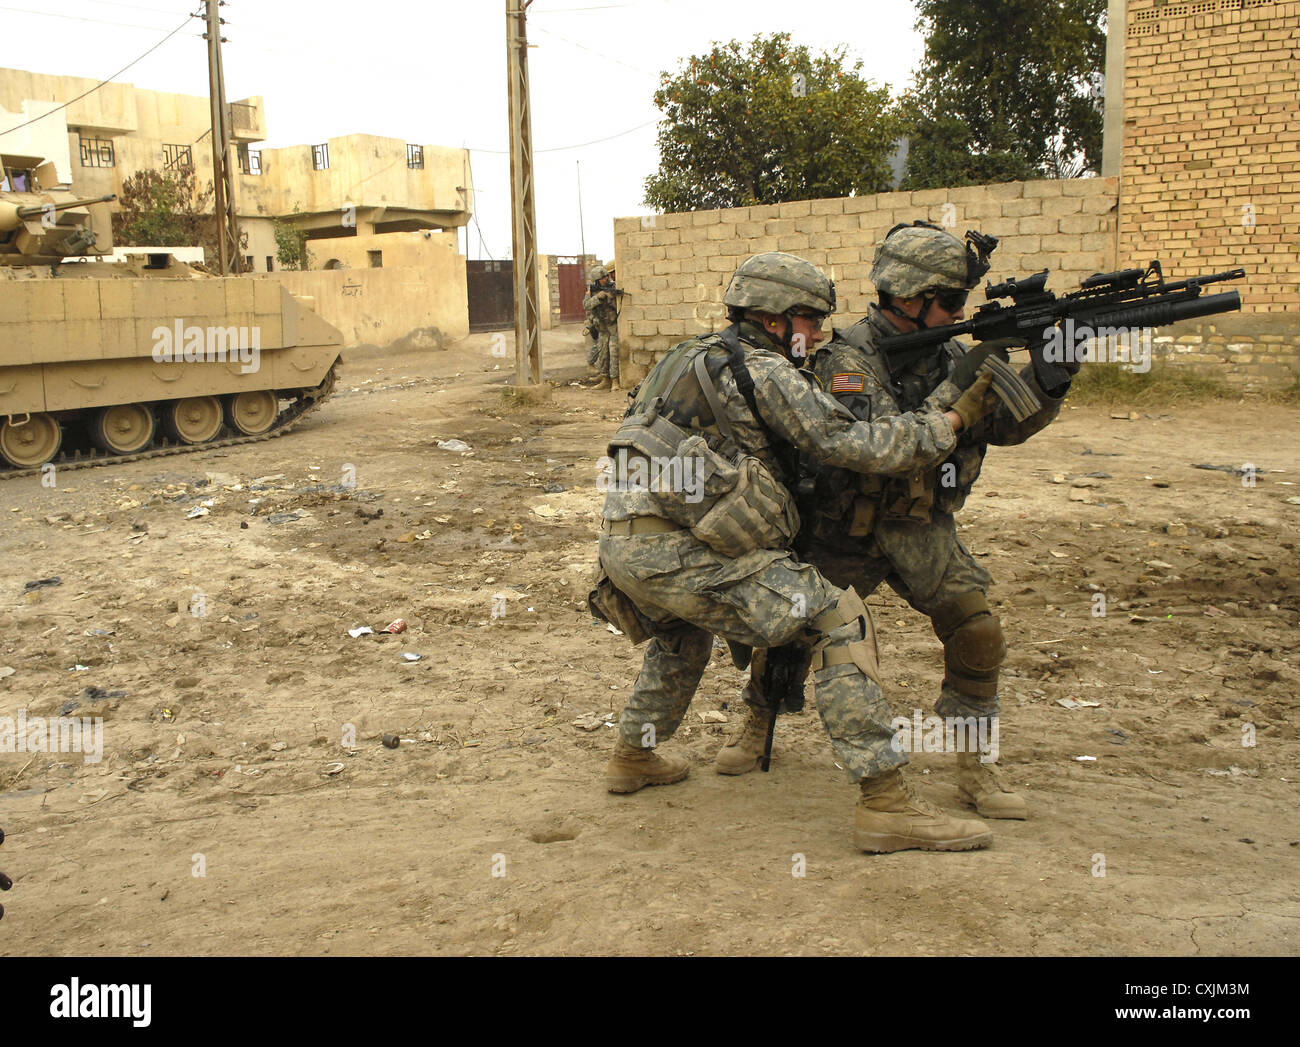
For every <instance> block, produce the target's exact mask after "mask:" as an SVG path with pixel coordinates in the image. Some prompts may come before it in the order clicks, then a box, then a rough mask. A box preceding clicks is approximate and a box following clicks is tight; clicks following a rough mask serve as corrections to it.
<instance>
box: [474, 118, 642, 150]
mask: <svg viewBox="0 0 1300 1047" xmlns="http://www.w3.org/2000/svg"><path fill="white" fill-rule="evenodd" d="M658 122H659V121H658V120H648V121H646V122H645V123H644V124H637V125H636V127H629V128H628V129H627V130H626V131H619V133H618V134H615V135H610V136H609V137H608V138H595V139H592V141H590V142H578V143H577V144H575V145H557V146H552V147H551V148H550V149H534V150H533V152H535V153H563V152H567V151H568V150H570V149H586V148H587V146H589V145H600V144H601V143H602V142H612V141H613V140H614V139H615V138H623V137H624V136H626V135H630V134H634V133H635V132H637V131H640V130H642V129H643V128H646V127H653V126H654V125H655V124H657V123H658ZM465 148H467V149H469V151H470V152H472V153H495V154H497V155H499V156H504V155H505V154H507V153H508V152H509V150H508V149H475V148H473V147H472V146H466V147H465Z"/></svg>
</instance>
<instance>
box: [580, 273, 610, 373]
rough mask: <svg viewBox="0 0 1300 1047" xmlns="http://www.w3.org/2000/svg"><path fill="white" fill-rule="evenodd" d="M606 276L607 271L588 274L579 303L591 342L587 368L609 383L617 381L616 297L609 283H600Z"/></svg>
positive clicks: (607, 274)
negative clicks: (580, 302) (589, 277)
mask: <svg viewBox="0 0 1300 1047" xmlns="http://www.w3.org/2000/svg"><path fill="white" fill-rule="evenodd" d="M608 276H609V270H608V269H606V268H605V267H604V266H597V267H596V268H595V269H593V270H592V273H591V285H590V288H589V290H588V292H587V296H586V297H585V298H583V300H582V308H583V311H584V312H585V313H586V314H587V326H588V327H589V328H590V329H591V331H592V332H593V334H594V336H595V339H594V342H593V344H592V345H591V347H590V348H589V349H588V350H587V364H588V365H589V366H594V367H595V368H596V372H597V373H598V374H601V375H604V376H607V377H608V378H609V379H610V381H611V382H617V381H618V296H617V295H615V294H614V291H615V290H616V287H615V285H614V282H613V280H610V282H609V284H608V285H601V284H600V281H601V280H604V279H605V278H606V277H608Z"/></svg>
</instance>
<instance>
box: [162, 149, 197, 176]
mask: <svg viewBox="0 0 1300 1047" xmlns="http://www.w3.org/2000/svg"><path fill="white" fill-rule="evenodd" d="M193 166H194V157H193V156H191V155H190V147H189V146H188V145H164V146H163V167H165V168H167V170H169V171H176V170H179V169H180V168H182V167H193Z"/></svg>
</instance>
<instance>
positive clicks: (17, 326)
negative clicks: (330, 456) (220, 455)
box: [0, 258, 342, 477]
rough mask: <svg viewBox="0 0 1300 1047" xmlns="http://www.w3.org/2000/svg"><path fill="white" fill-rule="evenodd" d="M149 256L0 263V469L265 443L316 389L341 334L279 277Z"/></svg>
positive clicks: (318, 393)
mask: <svg viewBox="0 0 1300 1047" xmlns="http://www.w3.org/2000/svg"><path fill="white" fill-rule="evenodd" d="M158 264H160V265H162V266H163V269H162V270H161V271H160V270H158V269H154V270H149V269H146V268H144V267H143V266H140V265H138V264H136V265H131V266H123V265H121V264H116V265H115V264H106V263H87V264H78V263H65V264H63V265H56V266H51V267H34V266H31V267H29V266H21V267H18V266H15V267H12V268H11V267H7V266H6V267H3V268H0V477H3V476H13V475H23V474H26V473H28V472H32V471H37V470H39V469H40V468H41V467H42V466H43V465H44V464H45V463H47V462H51V461H56V460H57V461H58V463H59V464H60V465H65V464H66V465H85V464H98V463H101V462H107V461H112V460H115V459H121V458H124V457H141V456H147V455H149V454H167V453H177V452H179V451H184V450H191V449H199V448H208V447H211V446H213V445H216V444H228V443H236V442H241V441H244V440H257V439H265V438H266V437H268V436H271V435H278V434H279V433H282V432H284V431H286V430H287V429H288V428H289V427H290V426H291V425H292V424H293V423H294V422H296V421H297V419H298V418H300V417H301V416H302V415H303V414H304V413H306V412H307V411H308V410H311V409H312V408H314V407H315V406H316V405H317V404H319V402H320V401H321V400H323V399H324V398H325V397H326V396H328V395H329V393H330V392H331V390H332V388H333V383H334V368H335V365H336V364H337V363H338V361H339V352H340V347H341V345H342V336H341V335H340V333H339V332H338V330H337V329H335V328H334V327H332V326H331V325H330V324H328V323H326V322H325V321H324V320H322V319H321V318H320V317H319V316H317V315H316V313H315V312H313V311H312V310H311V309H310V308H309V307H308V306H307V305H306V304H304V303H303V302H302V301H300V300H299V299H296V298H294V297H293V296H292V295H291V294H289V293H288V291H286V290H285V289H284V288H283V287H281V286H280V284H279V283H277V282H276V281H274V280H267V279H260V278H253V277H247V276H245V277H230V278H218V277H203V276H199V275H197V274H194V273H192V272H191V271H190V270H189V269H188V267H185V266H183V265H181V264H180V263H177V262H175V261H172V260H170V258H167V259H166V260H159V263H158ZM82 434H84V435H82ZM65 436H76V437H77V438H74V439H71V440H70V441H69V443H70V444H72V445H77V446H78V447H86V446H87V445H89V449H88V451H87V453H84V454H83V453H82V452H81V451H80V450H78V451H77V452H76V453H74V454H65V455H64V456H63V457H62V458H60V457H59V453H60V448H61V447H62V446H63V442H64V437H65Z"/></svg>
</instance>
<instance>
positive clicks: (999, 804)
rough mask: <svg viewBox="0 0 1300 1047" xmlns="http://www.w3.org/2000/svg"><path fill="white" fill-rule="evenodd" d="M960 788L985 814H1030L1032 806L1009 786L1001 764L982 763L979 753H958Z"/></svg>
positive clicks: (965, 799)
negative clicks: (1001, 773) (1001, 771)
mask: <svg viewBox="0 0 1300 1047" xmlns="http://www.w3.org/2000/svg"><path fill="white" fill-rule="evenodd" d="M957 789H958V791H959V792H960V794H961V798H962V800H963V801H965V802H966V803H968V804H970V806H972V807H974V808H975V810H976V811H978V812H979V813H980V814H982V815H983V816H984V817H985V818H1020V819H1024V818H1028V817H1029V807H1028V806H1027V805H1026V804H1025V801H1024V800H1023V799H1021V798H1020V795H1019V794H1018V793H1016V792H1013V791H1012V790H1011V789H1009V788H1007V785H1006V783H1005V782H1003V781H1002V776H1001V775H1000V774H999V773H998V769H997V765H996V764H992V763H980V755H979V753H958V754H957Z"/></svg>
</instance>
